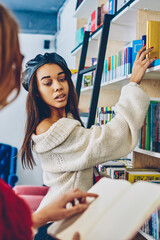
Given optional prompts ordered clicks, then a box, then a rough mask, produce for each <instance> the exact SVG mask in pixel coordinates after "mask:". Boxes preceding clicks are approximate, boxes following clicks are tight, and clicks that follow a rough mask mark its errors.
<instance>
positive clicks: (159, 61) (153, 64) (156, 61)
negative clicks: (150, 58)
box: [150, 59, 160, 67]
mask: <svg viewBox="0 0 160 240" xmlns="http://www.w3.org/2000/svg"><path fill="white" fill-rule="evenodd" d="M158 65H160V59H156V60H154V62H152V63H151V65H150V67H156V66H158Z"/></svg>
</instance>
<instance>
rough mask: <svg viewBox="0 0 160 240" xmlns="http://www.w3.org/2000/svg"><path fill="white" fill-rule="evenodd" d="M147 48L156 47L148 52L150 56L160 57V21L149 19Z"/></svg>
mask: <svg viewBox="0 0 160 240" xmlns="http://www.w3.org/2000/svg"><path fill="white" fill-rule="evenodd" d="M146 32H147V39H146V48H147V49H148V48H150V47H154V48H153V50H152V52H150V53H149V54H148V57H150V58H154V57H157V58H160V46H159V45H160V44H159V43H160V21H147V30H146Z"/></svg>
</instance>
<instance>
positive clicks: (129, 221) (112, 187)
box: [48, 178, 160, 240]
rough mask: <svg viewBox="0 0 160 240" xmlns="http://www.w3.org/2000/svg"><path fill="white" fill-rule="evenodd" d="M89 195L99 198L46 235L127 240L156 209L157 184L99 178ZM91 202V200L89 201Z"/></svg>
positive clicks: (158, 204) (65, 239)
mask: <svg viewBox="0 0 160 240" xmlns="http://www.w3.org/2000/svg"><path fill="white" fill-rule="evenodd" d="M89 192H93V193H97V194H98V195H99V197H98V198H96V199H95V200H94V201H93V199H92V202H91V203H90V205H89V207H88V209H87V210H86V211H85V212H83V213H82V214H78V215H77V216H74V217H72V218H69V219H66V220H63V221H58V222H55V223H53V224H52V225H51V226H50V227H49V228H48V233H49V234H50V235H52V236H53V235H54V236H56V237H57V238H59V239H62V240H71V239H72V237H73V235H74V233H75V232H77V231H78V232H79V233H80V235H81V240H97V239H99V240H106V239H108V240H128V239H133V237H134V236H135V235H136V234H137V232H138V230H139V229H140V228H141V227H142V226H143V224H144V223H145V221H146V220H148V219H149V218H150V217H151V215H152V213H153V212H154V211H155V210H156V209H157V208H159V207H160V185H159V184H156V183H149V182H145V181H139V182H136V183H134V184H131V183H129V182H128V181H126V180H113V179H108V178H102V179H101V180H100V181H99V182H97V183H96V184H95V185H94V186H93V187H92V188H91V189H90V190H89ZM90 201H91V199H90Z"/></svg>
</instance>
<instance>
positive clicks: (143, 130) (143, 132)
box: [141, 118, 146, 149]
mask: <svg viewBox="0 0 160 240" xmlns="http://www.w3.org/2000/svg"><path fill="white" fill-rule="evenodd" d="M145 137H146V118H145V120H144V123H143V126H142V145H141V148H142V149H145Z"/></svg>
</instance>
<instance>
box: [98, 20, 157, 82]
mask: <svg viewBox="0 0 160 240" xmlns="http://www.w3.org/2000/svg"><path fill="white" fill-rule="evenodd" d="M157 32H160V21H147V35H143V36H142V38H141V39H137V40H134V41H132V43H131V44H130V45H131V46H129V47H126V48H124V49H122V50H120V51H119V52H118V53H117V54H116V55H113V56H109V57H108V58H107V59H105V61H104V68H103V69H104V70H103V74H102V82H109V81H112V80H113V79H117V78H121V77H123V76H126V75H129V74H131V73H132V66H133V63H134V61H135V58H136V56H137V52H138V51H139V50H140V49H141V48H142V46H144V45H146V48H147V49H148V48H150V47H152V46H153V47H154V49H153V51H152V52H151V53H149V55H148V56H149V57H151V58H152V57H157V60H155V61H154V62H153V63H152V64H151V66H150V67H154V66H157V65H160V59H159V58H160V46H159V41H160V38H159V34H157Z"/></svg>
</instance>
